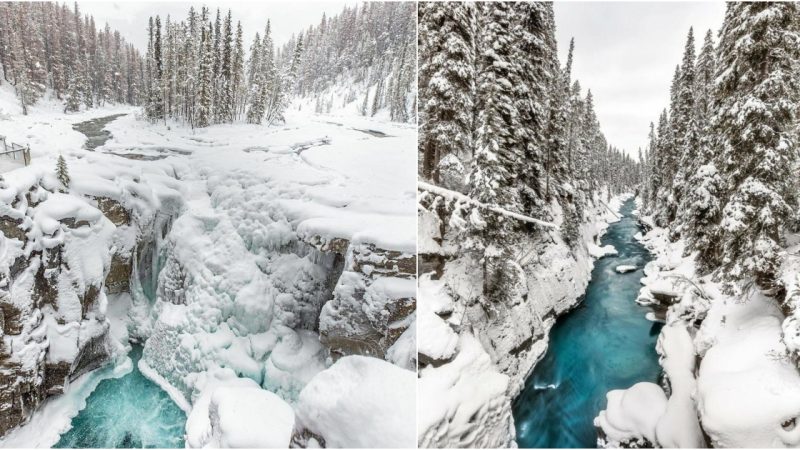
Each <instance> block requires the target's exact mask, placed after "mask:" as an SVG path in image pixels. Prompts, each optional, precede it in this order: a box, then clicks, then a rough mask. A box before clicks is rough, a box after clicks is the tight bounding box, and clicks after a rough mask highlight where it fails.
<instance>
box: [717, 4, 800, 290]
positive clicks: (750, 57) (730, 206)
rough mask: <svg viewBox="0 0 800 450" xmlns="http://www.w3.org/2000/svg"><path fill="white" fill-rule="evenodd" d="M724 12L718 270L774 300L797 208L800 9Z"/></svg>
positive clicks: (753, 7)
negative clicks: (786, 233) (769, 292)
mask: <svg viewBox="0 0 800 450" xmlns="http://www.w3.org/2000/svg"><path fill="white" fill-rule="evenodd" d="M727 8H728V9H727V12H726V15H725V21H724V23H723V26H722V30H721V32H720V42H719V50H718V53H717V55H718V56H717V90H716V92H715V96H714V110H715V117H714V123H713V127H714V132H715V133H717V134H718V138H719V148H718V152H719V154H720V155H721V158H720V160H721V167H720V170H721V173H722V178H723V180H724V181H725V182H726V184H727V186H726V190H727V194H728V195H727V202H726V203H725V206H724V208H723V211H722V221H721V224H720V226H721V234H722V239H721V244H722V254H721V255H722V268H723V273H724V275H725V278H726V279H727V280H729V281H731V282H737V281H740V280H744V279H750V280H753V281H755V282H756V283H757V284H758V286H760V287H761V288H764V289H767V290H772V291H775V292H776V293H777V290H779V288H780V283H779V282H778V281H777V279H776V278H777V271H778V266H779V264H780V252H781V244H782V240H783V233H784V227H785V226H786V224H787V222H788V221H789V219H790V215H791V214H793V213H792V211H795V210H796V208H797V175H796V173H795V171H794V170H795V168H796V167H797V161H798V158H797V150H798V149H797V125H798V121H797V119H798V105H800V78H799V77H798V74H799V73H800V66H799V65H798V64H800V21H799V20H798V17H800V5H798V4H797V3H729V4H728V7H727ZM738 286H739V285H738V284H737V283H731V284H730V285H729V287H730V288H731V289H732V290H734V291H735V290H737V288H738Z"/></svg>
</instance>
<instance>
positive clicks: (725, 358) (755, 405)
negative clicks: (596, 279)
mask: <svg viewBox="0 0 800 450" xmlns="http://www.w3.org/2000/svg"><path fill="white" fill-rule="evenodd" d="M641 240H642V242H643V243H644V244H645V245H646V246H647V247H648V248H649V249H650V250H651V251H652V252H653V254H654V255H655V256H656V258H655V259H654V260H653V261H651V262H650V263H648V264H647V266H646V267H645V274H646V276H645V277H644V278H643V279H642V283H643V285H644V286H643V288H642V292H641V293H640V300H639V301H640V302H643V303H647V304H654V305H661V306H663V307H667V312H666V323H667V325H666V326H665V327H664V328H663V329H662V332H661V335H660V336H659V340H658V344H657V350H658V351H659V353H660V354H661V364H662V366H663V367H664V370H665V372H666V373H667V377H668V380H669V383H670V391H671V393H670V396H669V400H668V403H667V406H666V408H665V410H664V413H663V415H662V416H661V417H660V418H659V419H658V421H657V423H656V424H655V430H656V433H655V437H656V439H657V442H658V444H659V445H661V446H664V447H702V446H706V445H707V444H711V445H713V446H715V447H796V446H798V445H800V427H797V426H796V424H797V422H798V421H799V420H800V407H799V406H798V405H800V373H798V371H797V367H796V366H795V365H794V364H793V363H792V361H791V359H790V358H788V357H787V355H788V354H789V352H790V350H791V342H792V339H793V337H792V336H791V335H790V336H788V337H787V336H786V334H785V329H786V326H787V321H786V320H784V316H783V314H782V312H781V309H780V307H779V306H778V304H777V303H776V301H775V300H774V299H772V298H770V297H767V296H765V295H764V294H763V293H761V292H759V291H757V290H750V291H749V292H748V293H746V294H745V295H744V297H743V298H733V297H730V296H728V295H725V294H723V292H722V289H721V286H720V285H719V284H718V283H716V282H714V280H713V279H711V278H710V277H698V276H697V275H696V271H695V265H694V257H695V255H689V256H688V257H684V256H683V254H684V252H683V246H684V243H683V242H682V241H678V242H674V243H673V242H670V241H669V239H668V236H667V232H666V230H664V229H660V228H653V229H652V230H651V231H650V232H648V233H647V235H645V236H643V237H642V239H641ZM795 263H796V261H793V260H792V259H791V258H789V259H787V262H786V263H785V264H784V267H783V271H784V272H783V278H784V280H785V281H788V282H789V283H788V284H787V288H788V290H789V292H792V289H793V286H795V284H792V283H793V282H792V279H793V277H796V272H794V269H793V268H794V267H800V266H796V264H795ZM745 291H747V290H745ZM787 344H788V345H787ZM697 361H699V367H696V364H697ZM634 388H636V386H634V387H633V388H631V389H630V390H633V389H634ZM609 395H610V394H609ZM612 408H614V406H612V405H611V400H610V398H609V406H608V407H607V410H606V411H607V412H606V414H605V418H606V419H605V420H601V417H602V415H601V416H599V417H598V419H597V422H596V423H598V424H600V425H603V429H604V431H606V432H607V434H609V433H610V434H613V433H614V431H615V423H613V421H611V422H609V420H608V416H609V412H610V411H611V409H612ZM701 424H702V427H701ZM606 426H607V427H609V430H606ZM640 426H641V427H640V428H636V429H634V431H632V432H631V429H628V431H629V432H630V433H629V435H632V434H637V433H638V434H639V435H647V434H648V433H651V432H652V430H651V427H652V426H653V423H651V422H648V423H647V424H640ZM616 429H625V427H621V426H617V427H616ZM703 432H704V433H705V434H706V435H707V436H708V437H709V438H710V442H707V441H706V439H705V436H704V435H703ZM631 433H632V434H631ZM616 437H620V436H616Z"/></svg>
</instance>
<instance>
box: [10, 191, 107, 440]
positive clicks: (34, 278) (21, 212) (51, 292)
mask: <svg viewBox="0 0 800 450" xmlns="http://www.w3.org/2000/svg"><path fill="white" fill-rule="evenodd" d="M20 187H24V188H25V189H20ZM0 197H2V198H1V199H2V201H3V203H2V205H0V214H2V217H0V231H2V236H0V252H2V258H0V279H2V282H0V324H2V330H1V331H2V337H3V340H2V342H0V373H2V375H0V435H2V434H5V433H6V432H7V431H8V430H9V429H11V428H13V427H15V426H17V425H19V424H20V423H22V422H24V421H25V420H27V418H28V417H29V415H30V414H31V413H32V412H33V411H34V410H35V409H36V407H37V406H38V405H39V403H41V402H42V401H43V400H44V399H45V398H46V397H47V396H49V395H55V394H59V393H61V392H63V390H64V388H65V387H66V385H67V383H68V382H69V380H71V379H74V378H76V377H77V376H79V375H81V374H83V373H85V372H87V371H89V370H92V369H94V368H97V367H99V366H100V365H102V364H103V363H104V362H105V361H107V359H108V358H109V356H110V355H111V353H112V349H111V344H110V343H109V341H108V339H107V333H108V329H109V325H108V321H107V320H106V318H105V308H106V297H105V294H104V292H103V285H104V281H105V276H106V274H107V273H108V270H109V267H110V264H111V261H110V257H109V255H110V252H109V249H110V248H111V246H112V240H113V234H114V231H115V227H114V225H113V224H112V223H111V222H110V221H109V220H108V219H107V218H106V217H105V216H104V215H103V214H102V213H101V212H100V211H99V210H98V209H96V208H95V207H94V206H93V205H92V204H91V202H89V201H87V200H86V199H83V198H81V197H78V196H72V195H67V194H62V193H58V192H55V191H54V190H53V189H52V185H50V184H49V183H48V180H47V179H38V180H32V182H31V184H30V185H28V186H24V185H23V186H15V187H8V186H5V188H4V189H2V190H0Z"/></svg>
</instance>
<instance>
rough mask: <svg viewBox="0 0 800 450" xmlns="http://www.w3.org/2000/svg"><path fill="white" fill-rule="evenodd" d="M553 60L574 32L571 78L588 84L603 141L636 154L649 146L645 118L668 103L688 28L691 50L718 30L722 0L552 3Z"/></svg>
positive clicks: (561, 53)
mask: <svg viewBox="0 0 800 450" xmlns="http://www.w3.org/2000/svg"><path fill="white" fill-rule="evenodd" d="M555 15H556V37H557V39H558V48H559V57H560V59H561V62H562V64H563V63H564V62H566V59H567V51H568V49H569V39H570V37H572V36H574V37H575V54H574V58H575V59H574V64H573V69H572V76H573V79H575V78H577V79H578V80H580V83H581V86H582V87H583V89H584V94H585V93H586V88H587V87H588V88H591V90H592V94H593V95H594V99H595V109H596V110H597V116H598V118H599V120H600V126H601V127H602V129H603V133H604V134H605V135H606V138H607V139H608V141H609V143H610V144H611V145H614V146H616V147H619V148H623V149H625V150H626V151H628V152H629V153H630V154H632V155H636V151H637V149H638V147H640V146H641V147H642V148H644V147H645V146H646V145H647V133H648V130H649V126H650V122H651V121H652V122H656V121H657V119H658V115H659V113H660V112H661V109H662V108H664V107H666V106H668V105H669V86H670V83H671V82H672V74H673V72H674V70H675V66H676V65H677V64H679V63H680V62H681V59H682V57H683V47H684V44H685V42H686V34H687V33H688V32H689V27H690V26H694V32H695V41H696V45H697V50H698V51H699V49H700V45H701V44H702V42H703V38H704V37H705V34H706V30H708V29H709V28H710V29H711V30H712V31H713V33H714V42H715V43H716V37H717V31H718V30H719V28H720V26H721V25H722V19H723V18H724V16H725V4H724V3H723V2H649V3H640V2H596V3H592V2H574V3H567V2H561V3H559V2H556V3H555Z"/></svg>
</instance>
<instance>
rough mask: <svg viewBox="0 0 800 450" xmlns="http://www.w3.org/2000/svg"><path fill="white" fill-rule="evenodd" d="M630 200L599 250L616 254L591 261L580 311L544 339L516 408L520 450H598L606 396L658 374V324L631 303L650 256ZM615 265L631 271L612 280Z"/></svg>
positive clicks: (561, 323)
mask: <svg viewBox="0 0 800 450" xmlns="http://www.w3.org/2000/svg"><path fill="white" fill-rule="evenodd" d="M634 207H635V204H634V201H633V200H628V201H627V202H626V203H625V204H624V205H623V207H622V210H621V212H622V214H623V218H622V219H621V220H620V221H618V222H616V223H612V224H611V225H610V226H609V228H608V231H607V233H606V234H605V236H604V237H603V239H602V244H601V245H608V244H611V245H613V246H614V247H615V248H616V249H617V251H618V252H619V255H616V256H607V257H605V258H602V259H599V260H598V261H596V262H595V266H594V270H593V271H592V279H591V281H590V282H589V285H588V286H587V288H586V293H585V295H584V298H583V300H582V301H581V303H580V304H579V306H578V307H577V308H576V309H575V310H574V311H572V312H570V313H568V314H567V315H565V316H564V317H562V318H560V319H558V322H557V323H556V325H555V326H554V327H553V329H552V331H551V332H550V345H549V347H548V349H547V353H546V354H545V356H544V358H543V359H542V360H541V361H539V363H538V364H537V366H536V368H535V369H534V371H533V374H532V375H531V376H530V378H528V380H527V381H526V383H525V387H524V389H523V391H522V393H521V394H520V395H519V397H517V399H516V400H515V402H514V411H513V412H514V421H515V424H516V428H517V443H518V444H519V446H520V447H528V448H531V447H545V448H548V447H550V448H552V447H556V448H558V447H590V448H591V447H596V445H597V432H596V430H595V429H594V425H593V424H592V421H593V419H594V417H595V416H596V415H597V414H598V413H599V412H600V410H602V409H603V408H604V407H605V405H606V393H607V392H608V391H610V390H612V389H625V388H628V387H630V386H631V385H633V384H635V383H637V382H640V381H651V382H657V381H658V378H659V375H660V373H661V367H660V366H659V364H658V354H657V353H656V351H655V343H656V339H657V337H658V332H659V330H660V329H661V325H660V324H655V323H653V322H650V321H648V320H646V319H645V313H646V312H647V311H646V310H645V309H644V308H643V307H641V306H639V305H637V304H636V303H635V299H636V297H637V295H638V292H639V288H640V287H641V286H640V283H639V280H640V279H641V278H642V276H643V274H642V268H643V267H644V265H645V264H646V263H647V262H648V261H650V254H649V252H648V251H647V249H645V248H644V247H643V246H642V245H641V244H640V243H639V242H638V241H636V240H635V239H634V238H633V236H634V235H635V234H636V233H638V232H639V226H638V223H637V221H636V218H635V216H634V215H633V209H634ZM619 265H632V266H636V267H637V269H636V270H634V271H631V272H628V273H624V274H621V273H617V271H616V270H615V268H616V267H617V266H619Z"/></svg>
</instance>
